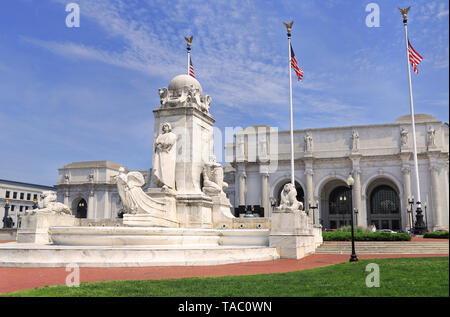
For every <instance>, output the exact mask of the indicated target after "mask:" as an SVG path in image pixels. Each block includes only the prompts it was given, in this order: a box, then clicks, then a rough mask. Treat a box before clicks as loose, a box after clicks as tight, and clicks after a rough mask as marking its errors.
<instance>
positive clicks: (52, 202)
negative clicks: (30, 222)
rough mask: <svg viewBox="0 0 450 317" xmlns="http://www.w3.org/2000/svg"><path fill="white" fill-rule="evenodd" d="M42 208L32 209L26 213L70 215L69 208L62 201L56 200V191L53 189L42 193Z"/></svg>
mask: <svg viewBox="0 0 450 317" xmlns="http://www.w3.org/2000/svg"><path fill="white" fill-rule="evenodd" d="M42 198H43V201H42V206H43V208H39V209H32V210H31V211H29V212H28V214H31V215H34V214H36V213H39V214H52V215H71V214H72V212H71V211H70V208H69V207H67V206H66V205H64V204H63V203H60V202H57V201H56V193H55V192H54V191H45V192H43V193H42Z"/></svg>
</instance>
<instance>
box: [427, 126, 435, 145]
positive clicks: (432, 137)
mask: <svg viewBox="0 0 450 317" xmlns="http://www.w3.org/2000/svg"><path fill="white" fill-rule="evenodd" d="M427 137H428V146H436V130H435V129H434V128H433V127H430V128H429V129H428V131H427Z"/></svg>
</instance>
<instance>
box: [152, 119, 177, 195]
mask: <svg viewBox="0 0 450 317" xmlns="http://www.w3.org/2000/svg"><path fill="white" fill-rule="evenodd" d="M176 142H177V135H176V134H175V133H173V132H172V126H171V125H170V123H167V122H165V123H163V125H162V133H161V134H160V135H159V136H158V137H157V138H156V141H155V153H154V158H155V159H154V162H153V169H152V172H153V175H154V177H155V184H156V185H157V186H158V187H168V188H170V189H173V190H175V164H176Z"/></svg>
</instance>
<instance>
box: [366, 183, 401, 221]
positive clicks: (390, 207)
mask: <svg viewBox="0 0 450 317" xmlns="http://www.w3.org/2000/svg"><path fill="white" fill-rule="evenodd" d="M370 213H371V214H383V215H385V214H398V213H400V201H399V198H398V195H397V192H396V191H395V190H394V189H393V188H392V187H390V186H387V185H381V186H378V187H376V188H375V189H374V190H373V191H372V194H371V195H370Z"/></svg>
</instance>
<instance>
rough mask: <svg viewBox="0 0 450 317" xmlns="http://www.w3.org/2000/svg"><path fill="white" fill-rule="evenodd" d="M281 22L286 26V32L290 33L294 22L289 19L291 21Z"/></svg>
mask: <svg viewBox="0 0 450 317" xmlns="http://www.w3.org/2000/svg"><path fill="white" fill-rule="evenodd" d="M283 24H284V26H285V27H286V29H287V32H288V33H291V29H292V24H294V21H291V23H286V22H283Z"/></svg>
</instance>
